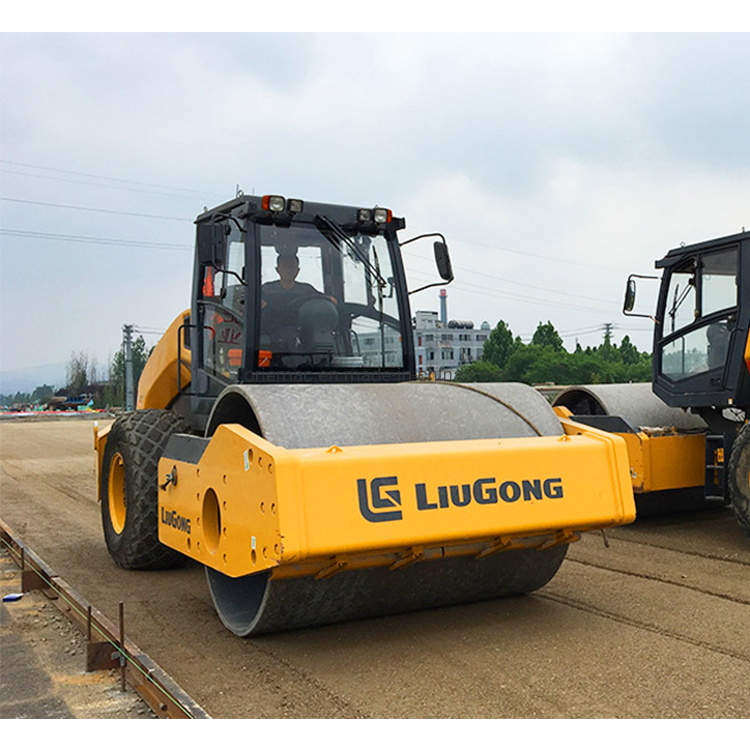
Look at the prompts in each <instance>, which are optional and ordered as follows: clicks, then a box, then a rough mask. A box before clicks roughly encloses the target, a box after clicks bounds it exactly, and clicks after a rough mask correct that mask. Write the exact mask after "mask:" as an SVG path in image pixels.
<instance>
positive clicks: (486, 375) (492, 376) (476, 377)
mask: <svg viewBox="0 0 750 750" xmlns="http://www.w3.org/2000/svg"><path fill="white" fill-rule="evenodd" d="M453 379H454V380H455V381H456V382H457V383H490V382H498V381H500V380H502V379H503V371H502V370H501V369H500V368H499V367H498V366H497V365H495V364H493V363H492V362H487V361H486V360H484V359H478V360H477V361H476V362H470V363H469V364H466V365H461V367H459V368H458V370H456V375H455V376H454V378H453Z"/></svg>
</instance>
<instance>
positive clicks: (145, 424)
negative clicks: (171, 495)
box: [99, 409, 190, 570]
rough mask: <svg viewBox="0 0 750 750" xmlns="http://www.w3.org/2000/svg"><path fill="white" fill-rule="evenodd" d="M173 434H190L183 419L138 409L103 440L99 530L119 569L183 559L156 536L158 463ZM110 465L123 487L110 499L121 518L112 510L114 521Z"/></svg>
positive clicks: (172, 563)
mask: <svg viewBox="0 0 750 750" xmlns="http://www.w3.org/2000/svg"><path fill="white" fill-rule="evenodd" d="M177 432H181V433H188V432H190V428H189V426H188V424H187V422H185V420H184V419H182V418H181V417H179V416H177V415H176V414H174V413H172V412H171V411H165V410H163V409H142V410H139V411H134V412H129V413H127V414H124V415H123V416H121V417H118V418H117V420H115V422H114V424H113V425H112V429H111V430H110V433H109V435H108V437H107V445H106V447H105V449H104V460H103V467H102V476H101V485H100V492H99V497H100V499H101V512H102V526H103V528H104V540H105V542H106V544H107V549H108V550H109V554H110V555H111V556H112V559H113V560H114V561H115V562H116V563H117V565H119V566H120V567H121V568H126V569H128V570H159V569H164V568H173V567H177V566H179V565H180V564H182V563H183V562H184V557H183V555H181V554H180V553H179V552H176V551H175V550H173V549H170V548H169V547H166V546H164V545H163V544H161V542H159V532H158V526H159V519H158V511H159V507H158V494H159V491H158V483H159V476H158V464H159V459H160V457H161V455H162V453H163V451H164V447H165V446H166V444H167V441H168V440H169V438H170V437H171V436H172V435H174V434H175V433H177ZM113 466H115V469H114V470H115V471H116V472H120V473H121V476H120V477H119V478H118V479H119V481H122V483H123V485H122V486H123V489H122V492H121V498H119V499H117V498H113V501H114V502H115V503H117V502H118V501H119V503H120V505H121V506H122V507H121V511H122V514H123V515H124V518H122V517H118V515H117V512H116V511H115V516H114V517H113V515H112V509H111V507H110V491H109V488H110V473H111V472H112V469H113ZM113 494H114V493H113ZM116 510H117V509H116Z"/></svg>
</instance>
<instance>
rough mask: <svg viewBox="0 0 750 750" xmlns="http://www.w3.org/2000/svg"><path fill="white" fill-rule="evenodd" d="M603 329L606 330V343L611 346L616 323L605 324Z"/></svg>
mask: <svg viewBox="0 0 750 750" xmlns="http://www.w3.org/2000/svg"><path fill="white" fill-rule="evenodd" d="M602 327H603V328H604V343H605V344H611V343H612V329H613V328H614V323H603V324H602Z"/></svg>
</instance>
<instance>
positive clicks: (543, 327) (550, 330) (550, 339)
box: [531, 320, 564, 352]
mask: <svg viewBox="0 0 750 750" xmlns="http://www.w3.org/2000/svg"><path fill="white" fill-rule="evenodd" d="M531 343H532V344H533V345H534V346H542V347H549V348H550V349H554V350H555V351H556V352H561V351H563V349H564V347H563V340H562V337H561V336H560V334H559V333H558V332H557V331H556V330H555V327H554V326H553V325H552V323H550V322H549V320H548V321H547V322H546V323H544V324H542V323H540V324H539V325H538V326H537V327H536V331H534V336H533V337H532V339H531Z"/></svg>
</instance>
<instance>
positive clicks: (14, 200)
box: [0, 196, 192, 222]
mask: <svg viewBox="0 0 750 750" xmlns="http://www.w3.org/2000/svg"><path fill="white" fill-rule="evenodd" d="M0 201H8V202H10V203H25V204H29V205H32V206H45V207H48V208H68V209H73V210H76V211H94V212H96V213H103V214H117V215H118V216H135V217H138V218H143V219H167V220H169V221H184V222H187V221H192V219H186V218H185V217H184V216H159V215H157V214H140V213H135V212H133V211H117V210H115V209H113V208H92V207H90V206H71V205H68V204H64V203H47V202H45V201H30V200H23V199H22V198H5V197H2V196H0Z"/></svg>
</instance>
